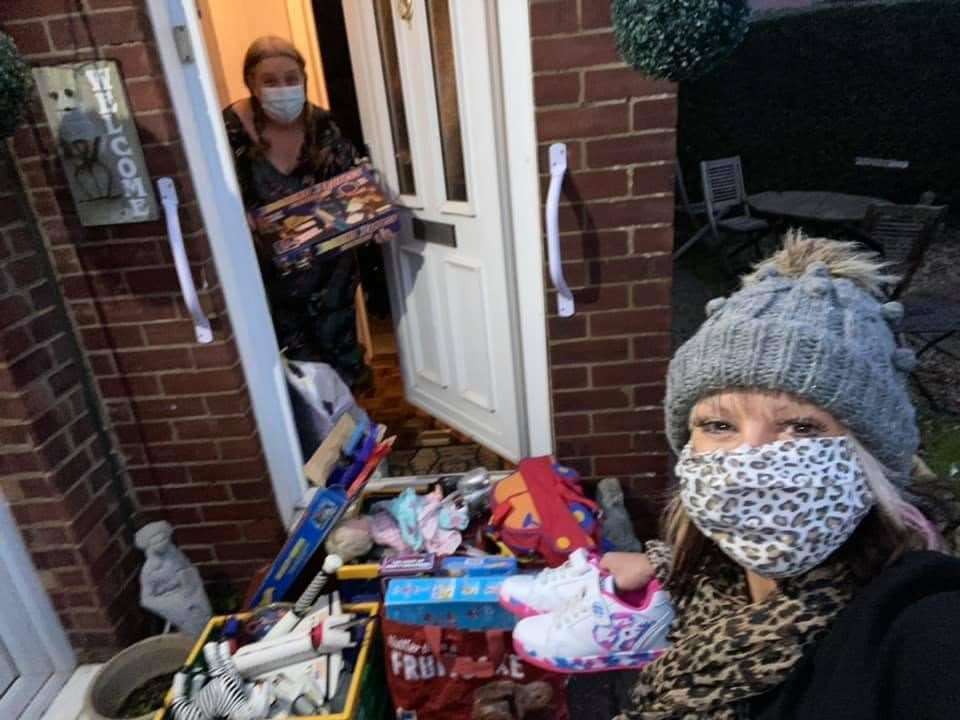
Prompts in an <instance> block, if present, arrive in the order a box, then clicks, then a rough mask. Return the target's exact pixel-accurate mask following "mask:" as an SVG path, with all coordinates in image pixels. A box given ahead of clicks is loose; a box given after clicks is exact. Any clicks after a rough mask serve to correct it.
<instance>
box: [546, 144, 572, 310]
mask: <svg viewBox="0 0 960 720" xmlns="http://www.w3.org/2000/svg"><path fill="white" fill-rule="evenodd" d="M566 172H567V146H566V145H564V144H563V143H554V144H553V145H551V146H550V189H549V190H548V191H547V209H546V215H547V217H546V220H547V258H548V260H549V264H550V280H552V281H553V286H554V287H555V288H556V289H557V314H558V315H560V317H570V316H572V315H573V313H574V310H575V308H574V304H573V293H572V292H570V287H569V286H568V285H567V281H566V278H564V277H563V257H562V256H561V254H560V220H559V212H560V208H559V206H560V186H561V185H563V176H564V174H566Z"/></svg>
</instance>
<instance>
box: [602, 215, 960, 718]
mask: <svg viewBox="0 0 960 720" xmlns="http://www.w3.org/2000/svg"><path fill="white" fill-rule="evenodd" d="M891 280H893V278H891V277H888V276H887V275H885V273H884V272H883V265H882V263H880V262H879V261H878V260H877V259H876V258H875V256H873V255H872V254H868V253H864V252H861V251H858V250H857V249H856V248H855V246H853V245H852V244H850V243H843V242H838V241H833V240H827V239H814V238H807V237H804V236H803V235H802V234H800V233H793V234H790V235H789V236H788V237H787V238H786V239H785V242H784V247H783V249H782V250H780V251H779V252H778V253H777V254H775V255H774V256H773V257H771V258H770V259H768V260H766V261H764V262H763V263H761V264H760V265H758V266H757V268H756V269H755V271H754V272H752V273H751V274H750V275H748V276H746V277H744V278H743V283H742V288H741V289H740V290H739V291H738V292H735V293H734V294H732V295H731V296H730V297H728V298H725V299H716V300H714V301H711V302H710V303H709V305H708V306H707V315H708V317H707V319H706V321H705V322H704V324H703V325H702V326H701V327H700V329H699V330H698V331H697V333H696V334H695V335H694V336H693V337H692V338H690V340H689V341H687V342H686V343H685V344H684V345H683V346H682V347H681V348H680V349H679V350H678V351H677V353H676V355H675V356H674V358H673V360H672V361H671V363H670V369H669V374H668V378H667V395H666V402H665V410H666V426H667V436H668V438H669V441H670V444H671V446H672V447H673V449H674V451H675V452H676V453H677V455H678V461H677V465H676V476H677V480H678V484H677V494H676V496H675V498H674V500H673V501H672V503H671V504H670V506H669V508H668V511H667V516H666V523H665V525H666V528H665V529H666V538H665V542H658V541H655V542H649V543H647V544H646V546H645V549H646V553H644V554H630V553H608V554H607V555H605V556H604V557H603V559H602V560H601V565H602V566H603V567H605V568H606V569H607V570H608V571H609V572H610V573H611V574H612V575H613V576H614V579H615V581H616V586H617V588H618V590H619V591H622V592H623V591H630V590H634V589H638V588H640V587H642V586H644V585H645V584H646V583H647V582H648V581H649V580H650V578H651V577H653V576H656V577H657V578H659V579H660V580H661V581H662V582H664V583H665V586H666V588H667V589H668V590H669V591H670V593H671V595H672V599H673V602H674V605H675V608H676V611H677V616H676V620H675V621H674V625H673V627H672V629H671V632H670V638H669V639H670V647H669V649H667V650H666V652H664V653H663V654H662V655H661V656H660V657H659V658H658V659H657V660H655V661H654V662H652V663H650V664H649V665H647V666H646V667H644V668H643V670H641V672H640V676H639V682H638V683H637V685H636V688H635V689H634V691H633V694H632V701H633V707H632V708H631V709H629V710H628V711H627V712H626V714H625V715H624V716H621V720H622V718H644V719H653V718H656V719H658V720H664V719H668V718H710V719H711V720H734V719H735V718H763V719H764V720H774V718H776V719H778V720H780V719H783V718H807V717H809V718H817V720H825V719H827V718H844V720H851V719H854V720H855V719H856V718H882V717H883V718H885V717H890V718H894V717H897V718H907V717H910V718H913V717H917V718H919V717H924V718H940V717H943V718H946V717H951V718H953V717H956V714H955V713H956V712H957V710H956V708H957V702H960V696H958V693H960V690H958V688H960V678H958V677H957V673H958V670H957V668H958V667H960V661H958V660H957V657H956V648H957V647H958V643H957V641H958V640H960V630H958V626H960V620H958V619H957V618H960V570H958V565H960V562H958V561H956V560H953V559H952V558H948V557H946V556H945V555H942V554H940V553H938V552H931V550H935V549H936V548H938V547H939V545H938V541H939V536H938V535H937V533H936V531H935V530H934V529H933V528H932V526H931V525H930V523H929V522H927V521H926V520H925V518H924V517H923V515H922V514H921V513H920V512H919V511H918V510H917V509H916V508H915V507H913V506H912V505H910V504H909V503H907V502H906V501H905V500H904V499H903V498H902V496H901V494H900V490H901V489H902V488H904V487H905V486H906V484H907V483H908V482H909V474H910V468H911V463H912V458H913V455H914V453H915V451H916V449H917V444H918V433H917V426H916V420H915V414H914V409H913V406H912V404H911V400H910V395H909V393H908V386H907V382H908V375H909V373H910V371H911V369H912V368H913V365H914V358H913V353H912V352H911V351H910V350H909V349H906V348H902V347H898V345H897V341H896V323H897V321H898V320H899V319H900V318H901V317H902V314H903V308H902V306H900V304H899V303H895V302H887V301H885V298H884V288H885V287H886V286H887V285H888V284H889V283H890V282H891ZM622 592H621V594H622ZM931 598H937V602H942V603H947V604H946V606H945V607H940V606H937V605H936V603H933V600H931ZM928 601H929V602H931V603H933V604H932V605H930V606H929V608H926V609H924V606H923V603H925V602H928ZM945 643H946V644H945ZM946 647H949V648H950V650H949V652H946V651H945V650H944V651H943V655H942V656H938V655H937V653H938V652H941V650H938V648H941V649H943V648H946ZM947 656H948V659H947ZM940 661H942V662H944V663H946V664H947V665H949V667H950V669H949V670H944V669H943V668H935V667H933V666H931V663H933V664H936V663H937V662H940ZM924 668H926V671H924ZM950 683H952V685H951V684H950ZM918 708H923V710H922V711H920V712H919V714H918V711H917V709H918ZM948 709H949V712H947V710H948Z"/></svg>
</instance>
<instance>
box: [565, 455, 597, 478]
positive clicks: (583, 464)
mask: <svg viewBox="0 0 960 720" xmlns="http://www.w3.org/2000/svg"><path fill="white" fill-rule="evenodd" d="M560 461H561V462H562V463H563V464H564V465H566V466H567V467H569V468H573V469H574V470H576V472H577V474H578V475H579V476H580V477H581V478H590V477H593V458H589V457H579V458H577V457H566V456H562V457H560Z"/></svg>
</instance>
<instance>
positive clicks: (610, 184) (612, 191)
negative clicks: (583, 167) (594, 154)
mask: <svg viewBox="0 0 960 720" xmlns="http://www.w3.org/2000/svg"><path fill="white" fill-rule="evenodd" d="M628 180H629V178H628V176H627V171H626V170H595V171H589V172H576V173H569V174H567V176H566V178H565V179H564V183H563V192H562V194H561V199H562V200H572V201H574V202H582V201H584V200H597V199H600V198H615V197H623V196H624V195H626V194H627V186H628Z"/></svg>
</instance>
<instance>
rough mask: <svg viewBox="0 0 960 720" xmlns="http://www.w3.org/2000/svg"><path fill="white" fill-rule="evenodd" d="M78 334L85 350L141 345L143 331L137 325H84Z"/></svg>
mask: <svg viewBox="0 0 960 720" xmlns="http://www.w3.org/2000/svg"><path fill="white" fill-rule="evenodd" d="M80 336H81V337H82V338H83V344H84V347H86V349H87V350H108V349H113V348H131V347H143V333H142V332H141V330H140V327H139V326H137V325H114V326H108V327H85V328H82V329H81V330H80Z"/></svg>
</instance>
